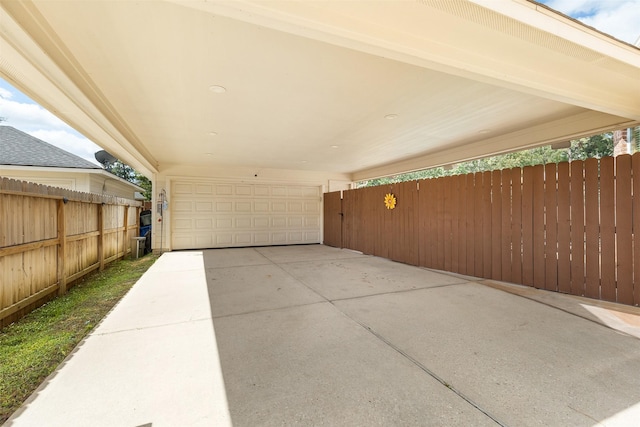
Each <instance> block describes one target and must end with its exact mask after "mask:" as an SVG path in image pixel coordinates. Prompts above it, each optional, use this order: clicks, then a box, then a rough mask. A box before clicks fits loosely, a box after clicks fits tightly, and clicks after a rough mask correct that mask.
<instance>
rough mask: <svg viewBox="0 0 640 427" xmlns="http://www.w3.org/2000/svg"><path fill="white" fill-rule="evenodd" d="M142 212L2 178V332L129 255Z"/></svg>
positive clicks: (106, 199)
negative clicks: (81, 278) (80, 280)
mask: <svg viewBox="0 0 640 427" xmlns="http://www.w3.org/2000/svg"><path fill="white" fill-rule="evenodd" d="M140 206H141V204H140V202H137V201H133V200H126V199H120V198H116V197H111V196H101V195H97V194H87V193H78V192H75V191H69V190H63V189H60V188H53V187H46V186H42V185H37V184H32V183H27V182H22V181H15V180H12V179H8V178H0V327H2V326H4V325H7V324H9V323H11V322H13V321H15V320H16V319H18V318H20V317H22V316H24V315H25V314H26V313H28V312H30V311H31V310H33V309H34V308H36V307H38V306H40V305H42V304H44V303H45V302H47V301H49V300H51V299H52V298H54V297H55V296H56V295H62V294H64V293H65V292H66V291H67V289H68V287H69V286H71V285H72V284H73V282H74V281H76V280H77V279H79V278H80V277H82V276H84V275H86V274H88V273H90V272H92V271H94V270H97V269H103V268H104V266H105V264H108V263H109V262H111V261H114V260H116V259H119V258H122V257H124V256H125V255H126V254H127V253H130V251H131V239H132V238H133V237H135V236H137V235H138V227H139V224H138V218H139V215H138V213H139V212H138V209H139V207H140Z"/></svg>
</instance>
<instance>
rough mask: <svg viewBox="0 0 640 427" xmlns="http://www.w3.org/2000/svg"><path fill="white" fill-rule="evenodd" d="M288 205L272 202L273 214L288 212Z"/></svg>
mask: <svg viewBox="0 0 640 427" xmlns="http://www.w3.org/2000/svg"><path fill="white" fill-rule="evenodd" d="M286 211H287V203H286V202H282V201H275V202H271V212H286Z"/></svg>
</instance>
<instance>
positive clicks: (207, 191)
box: [195, 184, 213, 196]
mask: <svg viewBox="0 0 640 427" xmlns="http://www.w3.org/2000/svg"><path fill="white" fill-rule="evenodd" d="M195 193H196V194H197V195H201V196H209V195H211V194H213V185H211V184H196V186H195Z"/></svg>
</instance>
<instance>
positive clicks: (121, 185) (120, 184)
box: [89, 171, 142, 199]
mask: <svg viewBox="0 0 640 427" xmlns="http://www.w3.org/2000/svg"><path fill="white" fill-rule="evenodd" d="M89 179H90V192H91V193H96V194H105V195H108V196H116V197H123V198H126V199H134V198H135V193H136V191H142V190H141V189H139V188H138V187H137V186H134V185H132V184H131V183H129V182H126V181H124V180H123V179H121V178H118V177H116V176H114V175H112V174H110V173H108V172H104V171H99V173H92V174H91V175H90V176H89Z"/></svg>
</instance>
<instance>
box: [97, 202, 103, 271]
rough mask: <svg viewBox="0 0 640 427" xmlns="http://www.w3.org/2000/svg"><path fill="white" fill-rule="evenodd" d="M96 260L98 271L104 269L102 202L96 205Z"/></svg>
mask: <svg viewBox="0 0 640 427" xmlns="http://www.w3.org/2000/svg"><path fill="white" fill-rule="evenodd" d="M98 233H99V234H98V262H99V263H100V267H99V268H100V271H102V270H104V202H102V203H100V205H98Z"/></svg>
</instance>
